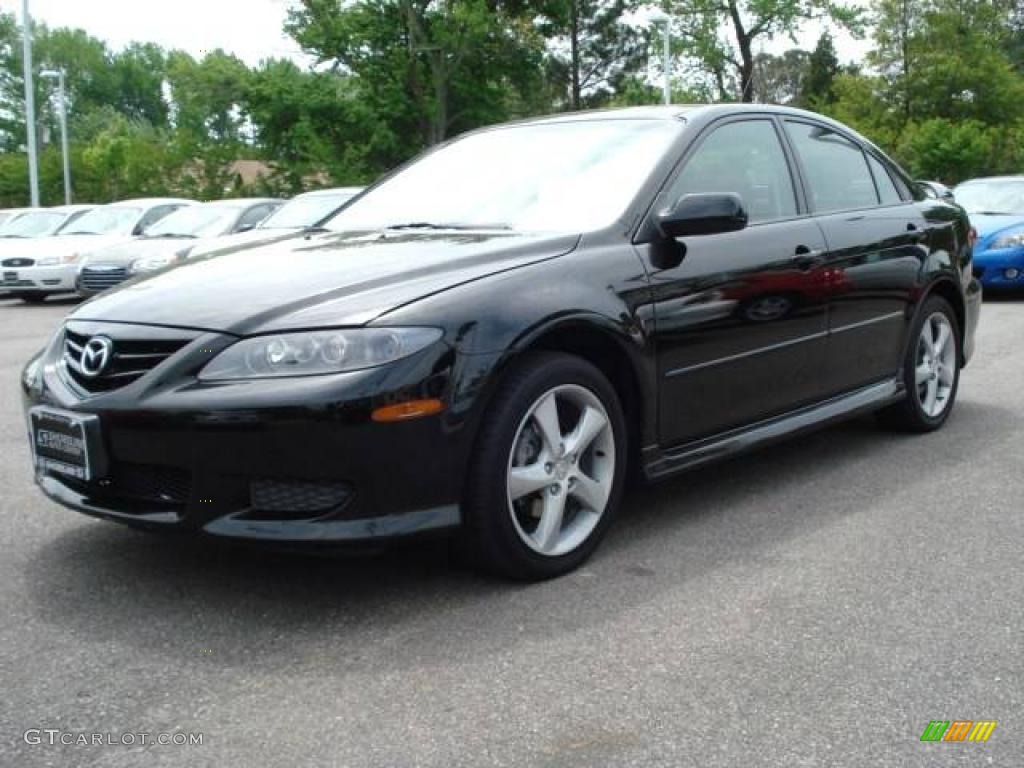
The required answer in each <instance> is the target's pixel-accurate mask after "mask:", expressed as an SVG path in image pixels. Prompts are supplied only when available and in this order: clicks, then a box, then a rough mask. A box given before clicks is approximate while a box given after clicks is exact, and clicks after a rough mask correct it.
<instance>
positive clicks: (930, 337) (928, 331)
mask: <svg viewBox="0 0 1024 768" xmlns="http://www.w3.org/2000/svg"><path fill="white" fill-rule="evenodd" d="M921 338H922V339H923V340H924V344H925V348H926V349H927V351H926V353H925V354H927V355H928V356H929V357H931V356H932V355H933V354H935V352H934V350H935V328H934V327H933V326H932V321H931V318H929V319H928V321H927V322H925V324H924V328H922V329H921Z"/></svg>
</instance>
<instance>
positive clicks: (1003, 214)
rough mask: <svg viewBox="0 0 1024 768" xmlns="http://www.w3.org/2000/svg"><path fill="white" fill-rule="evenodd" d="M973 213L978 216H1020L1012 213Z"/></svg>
mask: <svg viewBox="0 0 1024 768" xmlns="http://www.w3.org/2000/svg"><path fill="white" fill-rule="evenodd" d="M971 213H973V214H975V215H977V216H1019V215H1020V214H1016V213H1012V212H1011V211H971Z"/></svg>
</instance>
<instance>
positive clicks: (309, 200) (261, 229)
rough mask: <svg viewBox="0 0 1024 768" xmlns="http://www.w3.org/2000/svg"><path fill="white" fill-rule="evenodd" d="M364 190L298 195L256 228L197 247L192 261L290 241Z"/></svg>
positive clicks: (357, 188) (324, 190) (338, 189)
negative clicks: (202, 257)
mask: <svg viewBox="0 0 1024 768" xmlns="http://www.w3.org/2000/svg"><path fill="white" fill-rule="evenodd" d="M362 191H363V188H362V187H335V188H333V189H318V190H316V191H315V192H304V193H303V194H301V195H296V196H295V197H293V198H292V199H291V200H289V201H288V202H287V203H285V204H284V205H282V206H281V207H280V208H278V209H277V210H276V211H274V212H273V213H272V214H270V216H268V217H267V218H266V219H264V220H263V221H262V222H261V223H260V225H259V226H258V227H256V228H255V229H252V230H250V231H248V232H239V233H237V234H234V235H227V236H225V237H220V238H217V239H216V240H215V241H213V242H210V243H203V244H200V245H197V246H196V247H195V248H193V249H192V252H191V253H190V254H189V258H198V257H200V256H212V255H214V254H224V253H233V252H235V251H240V250H242V249H243V248H253V247H256V246H259V245H269V244H270V243H276V242H278V241H280V240H287V239H288V238H289V237H294V236H295V235H297V234H301V233H303V232H305V231H307V230H308V229H310V228H311V227H315V226H316V225H317V224H319V223H320V222H322V221H324V219H327V218H329V217H330V216H332V215H333V214H334V213H336V212H337V211H339V210H340V209H341V208H342V207H344V206H345V205H347V204H348V202H349V201H350V200H352V199H353V198H354V197H355V196H356V195H358V194H359V193H360V192H362Z"/></svg>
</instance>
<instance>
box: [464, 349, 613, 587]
mask: <svg viewBox="0 0 1024 768" xmlns="http://www.w3.org/2000/svg"><path fill="white" fill-rule="evenodd" d="M552 401H553V402H554V403H555V406H554V411H553V412H552V411H551V409H550V404H551V402H552ZM552 413H555V414H556V415H557V419H555V420H554V421H553V417H552V415H551V414H552ZM584 414H586V418H584ZM602 419H603V426H600V431H595V430H596V429H597V428H598V425H600V424H602V421H601V420H602ZM584 422H586V426H585V427H584V426H583V423H584ZM552 424H554V425H555V426H554V427H552ZM542 425H547V429H545V428H544V426H542ZM580 427H582V428H581V429H580V430H579V431H576V430H577V428H580ZM554 429H557V432H555V431H553V430H554ZM591 433H593V434H591ZM582 435H587V436H588V437H589V439H582ZM626 435H627V430H626V421H625V417H624V416H623V412H622V407H621V404H620V403H619V399H618V397H617V396H616V393H615V390H614V388H613V387H612V386H611V384H609V383H608V380H607V379H606V378H605V377H604V375H602V373H601V372H600V371H599V370H598V369H597V368H595V367H594V366H593V365H591V364H590V363H588V362H587V361H585V360H583V359H581V358H578V357H574V356H572V355H566V354H560V353H548V352H544V353H530V354H528V355H527V356H525V357H524V358H523V360H522V361H521V362H520V363H519V364H517V365H516V366H515V368H513V369H512V370H511V371H509V372H508V373H507V374H506V375H505V377H504V379H503V381H502V382H501V383H500V385H499V388H498V390H497V392H496V393H495V395H494V398H493V399H492V401H491V403H490V406H489V408H488V410H487V413H486V415H485V420H484V424H483V426H482V427H481V431H480V434H479V435H478V437H477V441H476V445H475V449H474V456H473V458H472V460H471V462H470V466H469V474H468V476H467V482H466V490H465V493H464V496H463V505H462V509H463V516H464V520H463V530H462V535H461V538H460V544H461V550H462V551H463V553H464V554H466V555H467V556H468V557H469V559H470V561H471V562H472V563H473V564H474V565H475V566H476V567H477V568H480V569H482V570H485V571H488V572H490V573H492V574H496V575H499V576H503V577H506V578H511V579H517V580H522V581H537V580H541V579H550V578H553V577H555V576H560V575H562V574H564V573H568V572H569V571H571V570H573V569H574V568H577V567H578V566H579V565H580V564H582V563H583V562H584V561H585V560H586V559H587V558H588V557H590V555H591V554H593V552H594V550H595V549H597V546H598V544H599V543H600V541H601V539H602V537H603V536H604V534H605V532H606V531H607V530H608V527H609V526H610V525H611V523H612V520H613V519H614V517H615V513H616V511H617V509H618V506H619V501H620V499H621V497H622V490H623V484H624V477H625V474H626V472H625V470H626V464H627V449H628V446H627V437H626ZM577 439H579V442H578V443H576V445H578V446H580V447H579V449H578V450H575V451H574V450H573V449H574V447H576V445H574V442H576V440H577ZM553 442H559V445H558V446H552V443H553ZM517 470H518V471H517ZM535 486H536V488H535ZM525 489H532V490H525ZM602 500H603V502H604V508H603V509H601V510H598V509H597V507H598V506H600V504H601V502H602ZM559 505H561V507H560V508H561V510H562V514H561V515H558V513H557V510H558V509H559Z"/></svg>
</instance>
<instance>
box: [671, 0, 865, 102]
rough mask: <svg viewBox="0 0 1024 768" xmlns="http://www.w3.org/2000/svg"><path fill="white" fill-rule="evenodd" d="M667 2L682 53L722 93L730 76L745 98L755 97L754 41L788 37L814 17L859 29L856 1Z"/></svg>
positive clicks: (755, 42) (741, 97)
mask: <svg viewBox="0 0 1024 768" xmlns="http://www.w3.org/2000/svg"><path fill="white" fill-rule="evenodd" d="M670 7H671V9H672V13H673V16H674V17H675V26H676V33H677V35H678V36H679V37H680V38H681V39H682V40H684V41H685V45H686V49H687V53H689V54H690V55H691V56H694V57H695V58H696V59H697V60H698V61H700V62H701V63H702V64H703V65H704V67H705V69H706V71H707V72H709V73H711V74H712V76H713V77H714V78H715V80H716V82H717V83H718V86H719V90H720V91H722V92H723V93H722V95H723V96H725V91H726V89H727V87H728V83H729V80H730V79H734V80H735V82H736V83H737V84H738V89H739V94H738V95H739V97H740V99H741V100H742V101H748V102H749V101H753V100H754V75H755V55H754V50H755V47H756V46H757V44H758V43H760V42H762V41H764V40H770V39H772V38H774V37H777V36H779V35H790V36H792V35H794V34H795V33H796V32H797V31H798V30H799V29H800V27H801V26H802V25H803V24H804V23H805V22H807V21H810V20H813V19H826V20H829V21H832V22H833V23H835V24H837V25H839V26H841V27H844V28H847V29H851V30H854V31H859V29H860V19H861V11H860V8H859V7H858V6H857V5H856V4H853V3H849V4H847V3H843V2H839V1H838V0H673V2H671V4H670Z"/></svg>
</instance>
